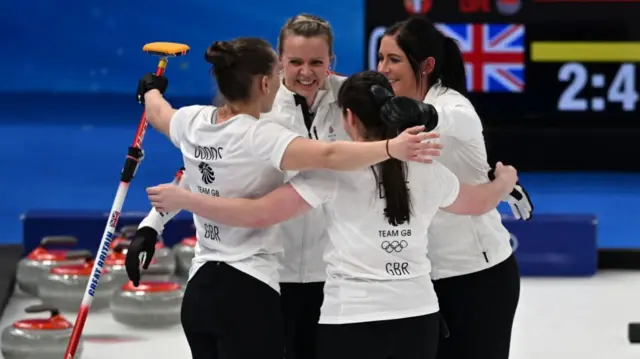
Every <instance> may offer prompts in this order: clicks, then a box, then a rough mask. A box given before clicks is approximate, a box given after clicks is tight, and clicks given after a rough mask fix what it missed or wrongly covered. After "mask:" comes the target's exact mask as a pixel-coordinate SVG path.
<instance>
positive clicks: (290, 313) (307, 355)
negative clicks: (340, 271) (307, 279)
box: [280, 282, 324, 359]
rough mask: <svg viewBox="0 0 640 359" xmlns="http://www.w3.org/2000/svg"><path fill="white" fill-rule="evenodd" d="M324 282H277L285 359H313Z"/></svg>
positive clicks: (314, 356)
mask: <svg viewBox="0 0 640 359" xmlns="http://www.w3.org/2000/svg"><path fill="white" fill-rule="evenodd" d="M323 290H324V282H314V283H280V294H281V297H280V300H281V303H282V315H283V317H284V336H285V356H284V357H285V359H315V358H316V343H317V341H318V338H317V336H318V320H319V319H320V307H322V301H323V299H324V293H323Z"/></svg>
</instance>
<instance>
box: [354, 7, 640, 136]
mask: <svg viewBox="0 0 640 359" xmlns="http://www.w3.org/2000/svg"><path fill="white" fill-rule="evenodd" d="M414 14H418V15H424V16H426V17H428V18H429V19H430V20H432V21H433V22H434V23H436V24H437V26H438V28H439V29H440V30H441V31H442V32H443V33H444V34H446V35H447V36H449V37H452V38H453V39H455V40H456V42H457V43H458V45H459V46H460V48H461V50H462V53H463V56H464V60H465V64H466V73H467V79H468V81H467V88H468V90H469V98H470V100H471V101H472V102H473V103H474V105H475V106H476V109H477V110H478V112H479V114H480V116H481V117H482V118H483V121H485V122H486V123H487V124H488V125H490V126H510V127H514V126H515V127H522V128H524V127H529V128H531V127H533V128H548V127H549V126H553V127H555V128H565V129H569V128H575V129H586V128H591V129H596V128H605V129H639V130H640V118H639V117H640V116H639V115H638V109H640V78H639V76H640V69H638V68H637V67H638V63H639V62H640V22H638V21H636V18H637V16H635V15H634V14H640V0H639V1H633V0H608V1H604V0H603V1H597V0H582V1H580V0H527V1H525V0H366V15H365V27H366V29H365V31H366V36H367V38H366V40H365V44H366V51H365V53H366V56H365V57H366V58H365V68H367V69H375V68H376V65H377V58H378V56H377V52H378V45H379V42H380V39H381V37H382V34H383V33H384V30H385V29H386V28H387V27H388V26H390V25H392V24H393V23H395V22H397V21H401V20H404V19H406V18H407V17H408V16H410V15H414Z"/></svg>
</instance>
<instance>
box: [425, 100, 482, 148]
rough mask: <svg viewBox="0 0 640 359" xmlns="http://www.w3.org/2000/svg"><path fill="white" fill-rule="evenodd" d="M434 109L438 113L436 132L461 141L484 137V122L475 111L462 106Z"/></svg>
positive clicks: (437, 107) (436, 107)
mask: <svg viewBox="0 0 640 359" xmlns="http://www.w3.org/2000/svg"><path fill="white" fill-rule="evenodd" d="M434 107H435V109H436V111H437V112H438V125H437V126H436V128H434V129H433V130H434V131H435V132H438V133H439V134H441V135H445V136H450V137H454V138H458V139H460V140H461V141H466V140H469V139H472V138H477V137H478V136H480V137H482V121H480V117H479V116H478V114H477V113H476V111H475V110H474V109H471V108H468V107H466V106H462V105H445V106H434Z"/></svg>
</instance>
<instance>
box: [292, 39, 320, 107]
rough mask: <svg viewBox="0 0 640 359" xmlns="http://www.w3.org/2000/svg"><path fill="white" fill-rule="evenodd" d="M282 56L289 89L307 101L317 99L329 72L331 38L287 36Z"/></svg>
mask: <svg viewBox="0 0 640 359" xmlns="http://www.w3.org/2000/svg"><path fill="white" fill-rule="evenodd" d="M281 59H282V65H283V69H284V83H285V85H286V86H287V88H288V89H289V90H291V91H293V92H295V93H297V94H299V95H301V96H303V97H305V98H307V99H308V101H309V99H313V98H315V96H316V94H317V93H318V90H319V89H320V88H321V87H322V85H323V84H324V81H325V80H326V78H327V76H328V72H329V64H330V62H331V57H330V49H329V43H328V39H327V38H326V37H325V36H314V37H304V36H299V35H288V36H285V38H284V41H283V43H282V53H281Z"/></svg>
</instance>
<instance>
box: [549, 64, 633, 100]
mask: <svg viewBox="0 0 640 359" xmlns="http://www.w3.org/2000/svg"><path fill="white" fill-rule="evenodd" d="M607 65H609V64H607ZM611 65H613V64H611ZM603 67H604V65H601V66H593V67H592V69H591V70H590V68H589V67H587V66H586V65H585V64H583V63H580V62H569V63H565V64H563V65H562V66H561V67H560V69H559V70H558V81H559V82H560V83H561V84H566V87H565V88H564V89H563V90H562V91H561V93H560V96H559V98H558V110H559V111H563V112H564V111H567V112H568V111H573V112H589V111H591V112H603V111H614V112H615V111H620V110H621V111H623V112H632V111H635V110H636V108H637V105H638V100H639V99H640V96H639V95H638V88H637V81H636V65H635V64H631V63H625V64H620V65H617V64H616V69H615V72H614V73H613V75H612V74H611V71H599V70H601V69H602V68H603Z"/></svg>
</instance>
